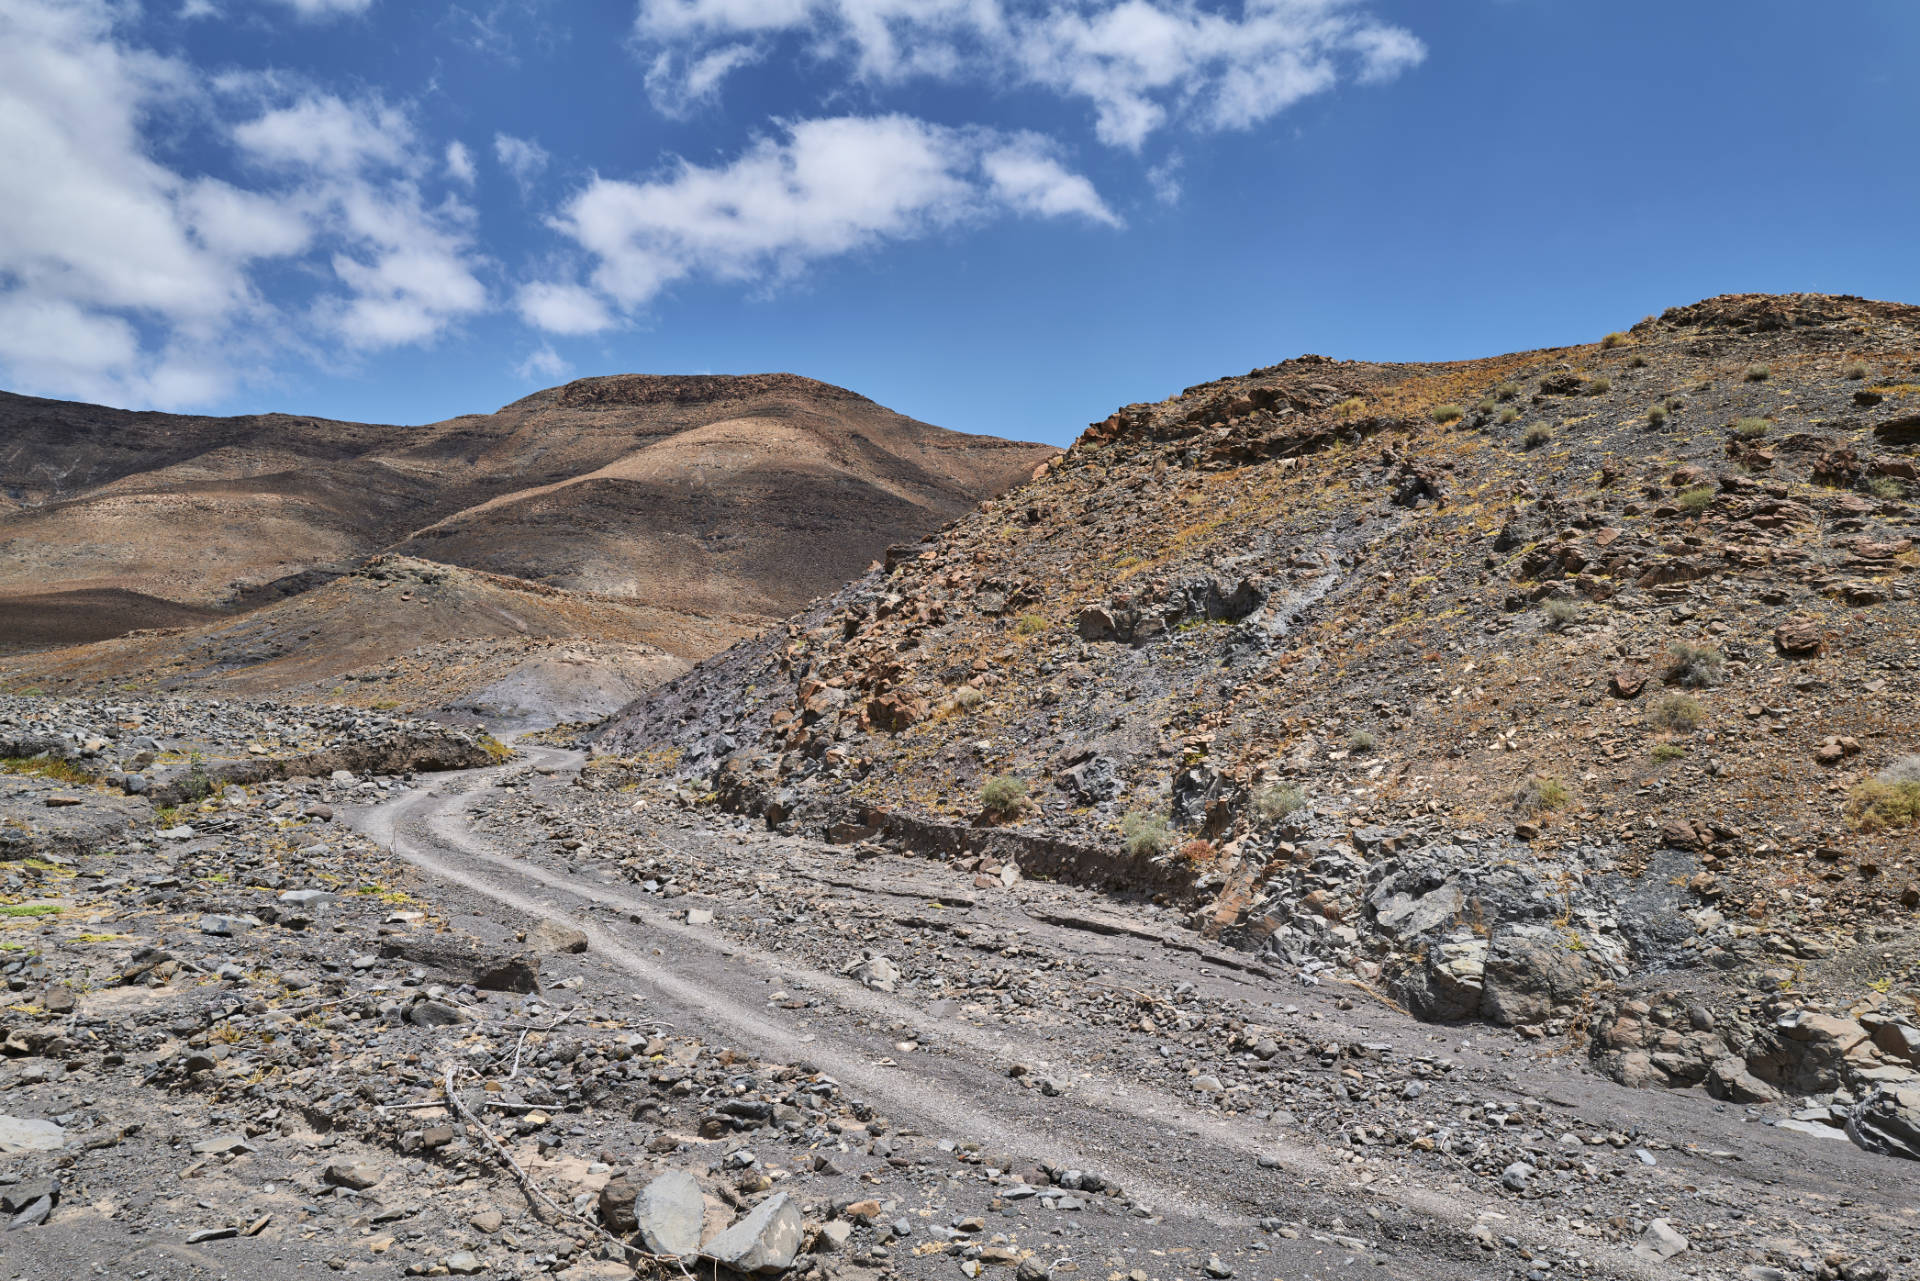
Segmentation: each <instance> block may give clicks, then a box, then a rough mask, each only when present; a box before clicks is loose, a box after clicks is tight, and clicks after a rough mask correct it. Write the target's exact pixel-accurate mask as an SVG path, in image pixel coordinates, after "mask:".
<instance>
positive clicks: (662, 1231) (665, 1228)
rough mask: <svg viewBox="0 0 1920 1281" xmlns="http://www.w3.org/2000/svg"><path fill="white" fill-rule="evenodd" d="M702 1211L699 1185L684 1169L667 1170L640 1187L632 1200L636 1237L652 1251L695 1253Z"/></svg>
mask: <svg viewBox="0 0 1920 1281" xmlns="http://www.w3.org/2000/svg"><path fill="white" fill-rule="evenodd" d="M706 1214H707V1202H706V1198H705V1197H703V1196H701V1194H700V1185H699V1184H698V1183H696V1182H694V1179H693V1176H692V1175H691V1174H688V1173H687V1172H686V1171H685V1170H669V1171H667V1172H666V1173H665V1174H663V1175H661V1176H660V1177H659V1178H657V1179H655V1180H654V1181H653V1182H651V1183H649V1184H647V1186H646V1187H645V1188H643V1189H641V1192H640V1195H639V1196H638V1197H636V1198H635V1199H634V1203H633V1217H634V1220H635V1222H636V1223H637V1224H638V1225H639V1229H640V1240H641V1242H642V1243H643V1244H645V1246H646V1247H647V1249H649V1250H651V1251H653V1252H654V1253H655V1254H669V1255H675V1256H680V1257H686V1256H691V1255H694V1254H698V1253H699V1252H700V1230H701V1228H702V1226H704V1223H705V1220H706Z"/></svg>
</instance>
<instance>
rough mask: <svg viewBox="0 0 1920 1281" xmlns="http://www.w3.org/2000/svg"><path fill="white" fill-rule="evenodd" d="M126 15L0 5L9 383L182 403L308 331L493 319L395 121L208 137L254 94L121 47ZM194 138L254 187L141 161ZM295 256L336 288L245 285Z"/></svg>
mask: <svg viewBox="0 0 1920 1281" xmlns="http://www.w3.org/2000/svg"><path fill="white" fill-rule="evenodd" d="M129 13H130V10H129V9H128V8H127V7H126V6H124V5H120V4H117V3H111V2H110V0H0V172H5V173H6V174H7V175H8V178H9V183H8V198H7V199H6V200H5V201H3V202H0V374H4V376H5V378H6V381H7V383H8V384H9V385H11V386H13V387H16V388H19V389H22V390H27V391H33V392H38V393H41V394H47V395H61V396H81V397H86V398H89V399H98V400H109V401H115V402H119V403H138V404H150V405H158V406H162V407H182V406H186V405H190V404H195V403H201V402H204V401H206V400H208V399H211V398H214V397H217V396H219V395H220V394H222V393H223V392H224V391H225V390H227V389H228V388H229V387H230V386H231V384H232V381H233V380H234V378H235V377H237V376H239V374H240V373H242V372H243V370H242V368H241V366H242V364H243V363H244V362H250V361H255V360H265V359H267V358H269V357H270V356H271V354H272V353H273V351H275V350H278V351H284V350H286V349H288V348H289V347H291V346H299V345H301V344H304V343H305V342H307V341H308V340H309V338H310V336H312V335H314V334H315V333H316V332H318V333H322V334H332V335H335V336H338V337H342V338H345V339H346V341H347V342H348V344H349V345H351V346H354V347H363V348H364V347H377V346H382V345H392V344H395V343H403V342H417V341H422V340H424V339H426V338H429V337H431V336H433V335H434V334H436V333H438V332H440V331H441V330H442V329H444V328H445V326H447V325H448V324H451V323H453V322H454V321H456V320H457V319H459V318H460V317H462V316H465V315H468V314H472V313H473V312H475V311H477V310H479V309H481V308H482V307H484V306H485V305H486V291H485V289H484V287H483V286H482V285H481V283H480V281H479V279H478V277H477V275H476V274H475V271H476V267H477V260H476V258H475V256H474V254H473V252H472V249H471V246H470V243H469V239H470V223H471V211H469V210H466V209H465V208H464V207H463V206H459V205H457V204H455V203H450V202H446V201H442V202H439V203H437V204H436V203H433V202H431V201H430V200H429V199H428V197H427V196H426V195H425V194H424V193H423V191H422V189H421V187H420V185H419V181H418V178H417V176H416V175H418V174H420V173H423V172H425V171H426V170H428V169H430V168H431V165H430V163H429V162H428V161H427V160H426V159H425V158H424V157H423V156H422V155H421V154H420V148H419V145H418V141H417V139H416V138H415V135H414V132H413V130H412V128H411V126H410V125H409V123H408V121H407V119H406V116H405V113H404V112H401V111H399V110H397V109H395V108H392V107H389V106H387V105H386V104H384V103H381V102H379V101H378V100H365V101H359V102H349V101H347V100H344V99H341V98H339V97H335V96H331V95H324V94H309V95H305V96H301V97H298V98H296V99H294V100H292V101H280V102H276V103H263V102H259V101H258V100H253V101H251V102H249V103H243V104H242V105H241V110H242V111H244V112H245V113H246V116H247V118H246V119H244V121H243V122H242V123H239V124H237V125H232V126H229V125H226V124H223V123H220V121H219V120H218V116H219V114H220V112H221V111H222V109H223V108H225V107H227V106H229V105H230V102H231V97H232V95H233V94H236V93H246V92H252V91H251V90H246V89H243V88H234V87H233V85H215V84H213V83H211V82H208V81H206V80H205V79H204V78H202V77H201V76H199V75H198V74H197V73H196V72H195V71H194V70H193V69H192V68H190V67H189V66H187V65H186V64H184V63H182V62H180V61H178V60H175V59H171V58H166V57H161V56H158V55H156V54H153V53H151V52H148V51H145V50H142V49H139V48H136V47H133V46H132V45H130V44H129V43H127V42H126V41H125V40H124V39H122V38H121V37H120V35H119V33H118V31H117V30H116V23H117V22H119V21H121V20H123V19H124V18H125V17H126V16H127V15H128V14H129ZM240 83H241V82H238V81H236V82H233V84H234V85H238V84H240ZM209 121H211V122H212V123H211V124H210V125H209V123H208V122H209ZM196 126H200V127H209V128H210V129H211V131H212V136H211V142H212V145H214V146H215V147H216V148H219V147H231V148H232V149H233V151H234V152H235V153H236V154H237V155H238V156H240V157H241V158H242V159H243V160H244V161H246V162H248V163H249V165H250V167H251V173H250V175H249V176H250V177H252V178H257V179H258V181H251V182H248V183H245V184H244V185H243V184H240V183H236V182H229V181H224V180H221V179H216V178H213V177H209V176H204V175H196V174H193V173H190V172H186V171H183V170H180V169H176V168H173V167H169V166H168V165H165V164H162V163H160V162H159V161H158V160H156V159H155V158H154V147H153V146H152V143H151V136H152V135H154V134H157V133H160V132H163V131H164V132H165V133H167V135H168V136H169V137H171V138H177V137H178V136H180V135H181V134H182V133H183V132H184V131H186V130H189V129H191V128H194V127H196ZM287 261H299V262H302V263H304V264H307V265H311V266H315V267H319V268H321V269H322V273H321V274H320V275H319V277H318V278H319V279H320V280H322V281H331V284H323V285H321V287H320V288H319V289H318V291H317V293H315V294H313V295H311V296H309V297H308V298H306V300H305V303H304V305H302V304H301V302H299V301H298V300H296V301H295V302H294V303H293V304H292V306H289V305H288V304H287V303H286V302H284V301H280V302H276V301H273V300H270V299H268V298H267V297H266V296H265V294H264V293H263V291H262V290H261V289H260V288H259V287H258V285H257V283H256V275H257V273H258V271H259V269H260V268H262V267H263V266H266V265H268V264H271V263H275V262H287ZM310 278H311V277H310ZM316 322H317V323H318V330H317V331H316V329H315V323H316Z"/></svg>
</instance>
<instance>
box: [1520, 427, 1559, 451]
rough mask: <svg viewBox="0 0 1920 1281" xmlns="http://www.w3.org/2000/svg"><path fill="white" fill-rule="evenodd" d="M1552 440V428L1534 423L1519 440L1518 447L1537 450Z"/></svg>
mask: <svg viewBox="0 0 1920 1281" xmlns="http://www.w3.org/2000/svg"><path fill="white" fill-rule="evenodd" d="M1552 439H1553V428H1551V427H1549V426H1547V425H1546V424H1545V423H1535V424H1534V425H1533V426H1531V427H1529V428H1527V434H1526V435H1524V436H1522V437H1521V438H1520V446H1521V448H1523V449H1538V448H1540V446H1542V445H1544V444H1546V443H1547V442H1548V441H1550V440H1552Z"/></svg>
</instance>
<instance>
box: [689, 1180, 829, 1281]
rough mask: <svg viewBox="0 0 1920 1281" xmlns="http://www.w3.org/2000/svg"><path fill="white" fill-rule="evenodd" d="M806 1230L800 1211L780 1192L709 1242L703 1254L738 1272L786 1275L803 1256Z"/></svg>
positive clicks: (789, 1198) (790, 1199)
mask: <svg viewBox="0 0 1920 1281" xmlns="http://www.w3.org/2000/svg"><path fill="white" fill-rule="evenodd" d="M805 1226H806V1225H805V1221H804V1220H803V1219H802V1218H801V1216H800V1207H799V1206H797V1205H795V1204H794V1203H793V1199H792V1198H791V1197H789V1196H788V1195H787V1194H786V1193H784V1192H776V1193H774V1194H773V1195H772V1196H770V1197H768V1198H767V1199H766V1200H765V1201H762V1202H761V1203H760V1204H759V1205H757V1206H755V1207H754V1208H753V1211H752V1212H751V1213H749V1214H747V1215H746V1216H745V1217H744V1218H742V1219H740V1220H739V1221H738V1222H736V1223H735V1224H734V1225H733V1226H732V1227H730V1228H728V1229H726V1230H725V1231H724V1232H721V1233H720V1234H719V1235H717V1236H715V1237H714V1238H713V1240H711V1241H709V1242H707V1244H706V1248H705V1250H703V1251H702V1253H704V1254H705V1255H706V1257H707V1258H709V1259H712V1260H713V1261H714V1262H715V1263H718V1264H719V1265H721V1266H722V1267H726V1268H732V1269H733V1270H734V1271H735V1272H756V1273H760V1274H761V1275H771V1274H773V1273H776V1272H785V1271H786V1270H787V1269H788V1268H790V1267H792V1266H793V1259H794V1256H795V1255H796V1254H798V1253H799V1252H800V1237H801V1233H802V1231H803V1230H804V1228H805Z"/></svg>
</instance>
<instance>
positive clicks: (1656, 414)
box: [1647, 405, 1667, 427]
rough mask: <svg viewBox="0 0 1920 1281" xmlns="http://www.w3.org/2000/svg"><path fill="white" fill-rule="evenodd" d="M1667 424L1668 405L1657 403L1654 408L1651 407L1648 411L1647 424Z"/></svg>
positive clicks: (1651, 425)
mask: <svg viewBox="0 0 1920 1281" xmlns="http://www.w3.org/2000/svg"><path fill="white" fill-rule="evenodd" d="M1666 425H1667V407H1666V406H1665V405H1655V406H1654V407H1653V408H1652V409H1649V410H1648V411H1647V426H1649V427H1664V426H1666Z"/></svg>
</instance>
